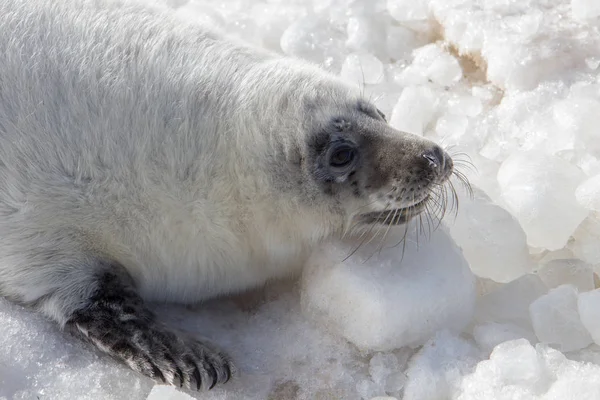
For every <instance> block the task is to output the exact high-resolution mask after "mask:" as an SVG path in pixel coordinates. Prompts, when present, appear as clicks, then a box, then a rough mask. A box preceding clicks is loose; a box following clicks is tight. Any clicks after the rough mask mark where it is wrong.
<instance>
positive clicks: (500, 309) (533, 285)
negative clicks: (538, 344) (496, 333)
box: [475, 274, 547, 330]
mask: <svg viewBox="0 0 600 400" xmlns="http://www.w3.org/2000/svg"><path fill="white" fill-rule="evenodd" d="M546 292H547V288H546V285H544V283H543V282H542V280H541V279H540V278H539V277H538V276H537V275H534V274H527V275H525V276H523V277H521V278H519V279H517V280H514V281H512V282H510V283H507V284H505V285H503V286H501V287H500V288H498V289H496V290H493V291H492V292H490V293H488V294H486V295H485V296H483V297H481V298H480V299H479V301H478V302H477V307H476V311H475V320H476V321H477V322H478V323H484V322H502V323H513V324H516V325H518V326H520V327H521V328H524V329H526V330H532V329H533V327H532V325H531V320H530V317H529V305H530V304H531V303H532V302H533V301H534V300H536V299H537V298H538V297H540V296H542V295H543V294H545V293H546Z"/></svg>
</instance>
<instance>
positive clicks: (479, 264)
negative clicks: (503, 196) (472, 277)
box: [448, 190, 533, 282]
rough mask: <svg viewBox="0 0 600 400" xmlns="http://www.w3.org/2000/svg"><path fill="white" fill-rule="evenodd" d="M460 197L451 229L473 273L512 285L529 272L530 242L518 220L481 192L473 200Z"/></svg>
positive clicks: (477, 191) (475, 194)
mask: <svg viewBox="0 0 600 400" xmlns="http://www.w3.org/2000/svg"><path fill="white" fill-rule="evenodd" d="M461 197H463V198H461V199H460V207H459V209H458V214H457V218H456V219H455V220H454V221H452V222H448V227H449V230H450V234H451V235H452V238H453V239H454V240H455V241H456V243H457V244H458V245H459V246H460V247H461V248H462V249H463V251H464V254H465V257H466V259H467V261H469V265H470V267H471V270H473V272H474V273H475V274H476V275H477V276H480V277H484V278H489V279H493V280H495V281H496V282H510V281H512V280H514V279H517V278H519V277H521V276H522V275H525V274H526V273H528V272H530V271H531V269H532V267H533V263H532V262H531V260H530V259H529V249H528V248H527V238H526V236H525V232H523V229H522V228H521V226H520V225H519V223H518V222H517V221H516V220H515V218H514V217H513V216H512V215H511V214H510V213H509V212H508V211H506V210H505V209H503V208H502V207H499V206H497V205H496V204H494V203H493V202H492V201H491V200H490V199H489V197H487V195H485V193H483V192H482V191H480V190H475V192H474V197H473V199H472V200H470V199H468V198H466V197H464V196H463V195H461Z"/></svg>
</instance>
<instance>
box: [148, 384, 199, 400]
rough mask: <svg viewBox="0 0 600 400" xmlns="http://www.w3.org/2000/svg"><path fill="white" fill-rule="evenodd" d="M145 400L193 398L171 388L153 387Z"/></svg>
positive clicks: (182, 399) (191, 399) (187, 399)
mask: <svg viewBox="0 0 600 400" xmlns="http://www.w3.org/2000/svg"><path fill="white" fill-rule="evenodd" d="M146 400H193V397H191V396H189V395H187V394H186V393H183V392H181V391H179V390H177V389H176V388H175V387H173V386H167V385H154V387H153V388H152V391H151V392H150V394H149V395H148V398H147V399H146Z"/></svg>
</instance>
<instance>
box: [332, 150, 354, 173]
mask: <svg viewBox="0 0 600 400" xmlns="http://www.w3.org/2000/svg"><path fill="white" fill-rule="evenodd" d="M354 155H355V153H354V149H353V148H352V147H350V146H348V145H340V146H337V147H336V148H335V149H333V151H332V152H331V156H330V157H329V165H331V166H332V167H335V168H344V167H346V166H348V165H349V164H350V163H352V161H354Z"/></svg>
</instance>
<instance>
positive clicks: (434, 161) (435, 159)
mask: <svg viewBox="0 0 600 400" xmlns="http://www.w3.org/2000/svg"><path fill="white" fill-rule="evenodd" d="M423 158H425V159H426V160H427V161H428V162H429V166H430V167H431V168H435V169H437V168H444V158H445V157H444V150H442V148H441V147H439V146H434V147H433V148H431V149H430V150H428V151H426V152H425V153H423Z"/></svg>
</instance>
